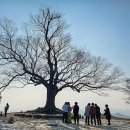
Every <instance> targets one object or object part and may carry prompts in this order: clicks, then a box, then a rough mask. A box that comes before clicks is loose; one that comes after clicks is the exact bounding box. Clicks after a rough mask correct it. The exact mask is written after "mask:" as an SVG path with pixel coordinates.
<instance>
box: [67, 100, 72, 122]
mask: <svg viewBox="0 0 130 130" xmlns="http://www.w3.org/2000/svg"><path fill="white" fill-rule="evenodd" d="M71 111H72V107H71V106H70V102H68V115H67V116H68V120H67V122H68V123H71Z"/></svg>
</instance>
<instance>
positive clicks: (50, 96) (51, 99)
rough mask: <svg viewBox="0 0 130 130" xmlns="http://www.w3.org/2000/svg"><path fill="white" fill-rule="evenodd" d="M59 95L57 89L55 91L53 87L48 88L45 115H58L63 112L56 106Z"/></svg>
mask: <svg viewBox="0 0 130 130" xmlns="http://www.w3.org/2000/svg"><path fill="white" fill-rule="evenodd" d="M57 93H58V91H57V89H53V88H51V87H50V88H47V99H46V105H45V107H44V108H43V113H47V114H58V113H61V112H62V111H61V110H60V109H58V108H56V106H55V97H56V95H57Z"/></svg>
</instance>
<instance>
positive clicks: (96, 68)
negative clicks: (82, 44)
mask: <svg viewBox="0 0 130 130" xmlns="http://www.w3.org/2000/svg"><path fill="white" fill-rule="evenodd" d="M62 17H63V15H62V14H61V13H59V12H55V11H53V10H51V9H49V8H45V9H40V11H39V13H38V14H37V15H34V16H31V20H30V22H29V23H28V24H25V26H24V33H22V34H21V35H20V36H19V35H18V34H19V33H18V34H17V35H16V32H17V31H16V30H17V29H15V27H14V24H13V23H12V22H11V21H9V20H7V19H6V20H4V21H3V20H1V22H0V65H1V68H0V73H1V75H0V81H1V82H0V84H1V87H0V89H1V91H3V90H4V89H5V88H7V87H11V86H12V85H13V86H14V84H18V85H19V86H20V85H23V87H24V86H26V85H28V84H34V85H35V86H37V85H43V86H44V87H45V88H46V89H47V101H46V105H45V107H44V109H43V112H46V113H55V111H56V107H55V96H56V95H57V93H58V92H60V91H61V90H62V89H64V88H71V89H72V90H74V91H77V92H80V91H93V92H98V93H99V94H100V93H101V89H104V88H113V89H118V87H117V86H116V87H114V85H117V84H118V83H119V82H120V81H121V79H120V77H121V75H122V73H121V72H120V71H119V69H118V68H117V67H113V66H112V64H110V63H108V62H106V60H104V59H102V58H101V57H95V56H91V55H90V54H89V53H87V52H85V51H82V50H80V49H76V48H75V47H72V46H71V45H70V42H71V38H70V35H69V34H68V33H67V28H68V25H67V24H66V23H65V21H64V20H63V19H62ZM21 87H22V86H21Z"/></svg>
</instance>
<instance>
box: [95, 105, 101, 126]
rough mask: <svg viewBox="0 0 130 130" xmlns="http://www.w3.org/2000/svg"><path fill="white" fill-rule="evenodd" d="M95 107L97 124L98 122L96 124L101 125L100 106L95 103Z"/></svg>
mask: <svg viewBox="0 0 130 130" xmlns="http://www.w3.org/2000/svg"><path fill="white" fill-rule="evenodd" d="M95 108H96V119H97V124H98V125H102V122H101V112H100V107H99V106H98V105H97V104H95Z"/></svg>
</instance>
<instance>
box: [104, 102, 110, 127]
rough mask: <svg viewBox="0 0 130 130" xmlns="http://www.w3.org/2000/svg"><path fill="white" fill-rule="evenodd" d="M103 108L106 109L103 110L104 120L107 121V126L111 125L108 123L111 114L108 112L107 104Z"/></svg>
mask: <svg viewBox="0 0 130 130" xmlns="http://www.w3.org/2000/svg"><path fill="white" fill-rule="evenodd" d="M105 107H106V109H105V110H104V111H105V113H104V115H105V116H106V119H107V120H108V124H107V125H111V123H110V120H111V113H110V110H109V108H108V105H107V104H106V105H105Z"/></svg>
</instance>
